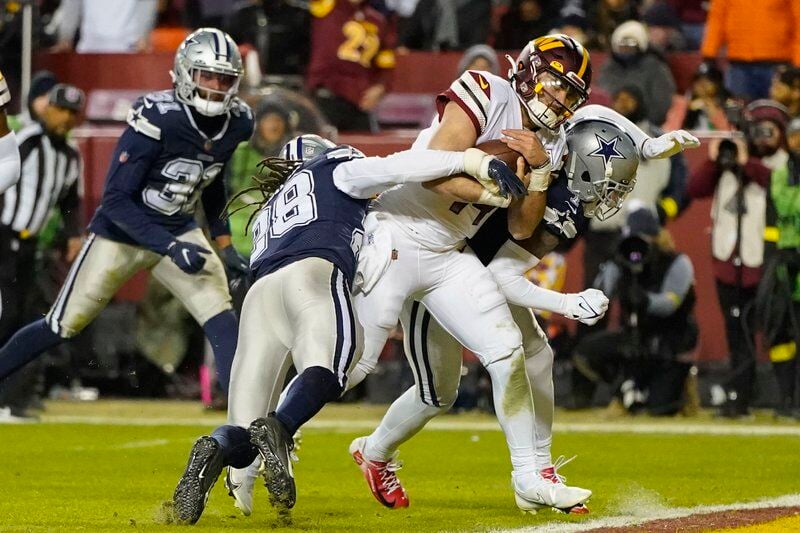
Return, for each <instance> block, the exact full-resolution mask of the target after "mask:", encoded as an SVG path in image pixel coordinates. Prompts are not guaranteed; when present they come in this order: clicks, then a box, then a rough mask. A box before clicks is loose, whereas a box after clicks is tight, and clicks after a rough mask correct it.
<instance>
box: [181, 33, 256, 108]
mask: <svg viewBox="0 0 800 533" xmlns="http://www.w3.org/2000/svg"><path fill="white" fill-rule="evenodd" d="M243 72H244V68H243V67H242V55H241V54H240V53H239V48H238V47H237V46H236V43H235V42H234V41H233V39H231V37H230V35H228V34H227V33H225V32H224V31H221V30H218V29H216V28H200V29H199V30H197V31H195V32H194V33H192V34H191V35H189V36H188V37H186V39H184V41H183V42H182V43H181V45H180V46H179V47H178V51H177V52H175V66H174V67H173V70H172V71H170V76H172V83H173V84H174V85H175V95H176V97H177V98H178V100H179V101H180V102H183V103H185V104H187V105H190V106H192V107H194V108H195V109H196V110H197V112H198V113H201V114H203V115H206V116H210V117H213V116H216V115H221V114H223V113H226V112H227V111H228V110H229V109H230V108H231V106H232V105H233V100H234V98H235V97H236V94H237V93H238V92H239V81H240V80H241V77H242V73H243Z"/></svg>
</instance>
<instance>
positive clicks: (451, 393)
mask: <svg viewBox="0 0 800 533" xmlns="http://www.w3.org/2000/svg"><path fill="white" fill-rule="evenodd" d="M510 309H511V313H512V315H513V317H514V320H515V322H516V324H517V326H518V327H519V329H520V331H521V332H522V338H523V346H524V350H525V369H526V374H527V377H528V382H529V384H530V388H531V391H532V393H533V406H534V422H535V446H536V450H535V452H536V467H537V469H539V470H541V469H542V468H547V467H549V466H552V458H551V454H550V448H551V445H552V442H553V415H554V411H555V404H554V398H555V393H554V389H553V350H552V349H551V348H550V345H549V344H548V342H547V337H546V335H545V333H544V331H543V330H542V328H541V327H540V326H539V324H538V322H537V321H536V318H535V317H534V315H533V313H532V312H531V311H530V310H529V309H526V308H523V307H519V306H514V305H511V306H510ZM401 322H402V324H403V331H404V333H405V335H404V339H403V341H404V347H405V353H406V357H407V358H408V361H409V365H410V366H411V369H412V371H413V373H414V381H415V385H414V386H413V387H411V388H410V389H409V390H407V391H406V392H405V393H404V394H403V395H402V396H401V397H400V398H399V399H398V400H397V402H395V404H393V405H392V407H391V408H390V412H389V413H387V415H386V416H385V417H384V419H383V421H382V422H381V425H380V426H379V427H378V428H377V429H376V430H375V432H374V433H373V434H372V436H370V440H369V441H368V452H371V453H372V454H373V455H374V457H372V458H373V459H378V460H381V459H382V458H385V457H389V456H390V455H391V454H392V453H393V452H394V450H396V449H397V448H398V447H399V446H400V444H402V443H403V442H405V441H406V440H408V439H410V438H411V437H412V436H413V435H415V434H416V433H417V432H419V431H420V430H421V429H422V428H423V427H424V426H425V424H426V423H427V422H428V421H429V420H431V419H432V418H434V417H435V416H437V415H440V414H442V413H445V412H447V410H448V409H449V408H450V406H451V405H452V404H453V402H455V400H456V397H457V395H458V385H459V380H460V378H461V345H460V344H459V343H458V341H457V340H455V338H453V336H452V335H450V334H449V333H447V331H445V329H444V328H442V326H440V325H439V323H438V322H437V321H436V320H435V319H432V317H431V315H430V313H429V312H428V311H427V309H425V307H424V306H423V305H421V304H420V303H419V302H416V301H409V302H407V304H406V305H405V306H404V307H403V312H402V315H401ZM370 441H371V442H370ZM370 444H371V449H369V445H370Z"/></svg>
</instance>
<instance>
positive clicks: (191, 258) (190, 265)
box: [167, 241, 211, 274]
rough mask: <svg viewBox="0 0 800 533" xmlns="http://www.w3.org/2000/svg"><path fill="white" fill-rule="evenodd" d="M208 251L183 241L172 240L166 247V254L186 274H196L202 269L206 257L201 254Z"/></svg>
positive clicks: (208, 251) (208, 252) (209, 251)
mask: <svg viewBox="0 0 800 533" xmlns="http://www.w3.org/2000/svg"><path fill="white" fill-rule="evenodd" d="M210 253H211V250H208V249H206V248H203V247H202V246H200V245H197V244H194V243H191V242H185V241H173V242H172V244H170V245H169V247H168V248H167V255H168V256H169V258H170V259H172V262H173V263H175V264H176V265H178V268H180V269H181V270H183V271H184V272H186V273H187V274H197V273H198V272H200V271H201V270H203V266H205V264H206V258H205V257H203V255H204V254H210Z"/></svg>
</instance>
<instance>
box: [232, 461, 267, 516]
mask: <svg viewBox="0 0 800 533" xmlns="http://www.w3.org/2000/svg"><path fill="white" fill-rule="evenodd" d="M261 464H262V463H261V458H260V457H259V458H257V459H256V460H255V461H253V464H251V465H250V466H248V467H247V468H233V467H230V466H229V467H228V474H227V475H226V476H225V487H226V488H227V489H228V496H230V497H231V498H233V500H234V502H233V505H234V506H235V507H236V508H237V509H239V510H240V511H241V512H242V514H243V515H245V516H250V514H251V513H252V512H253V487H254V486H255V483H256V478H257V477H258V475H259V473H260V471H261Z"/></svg>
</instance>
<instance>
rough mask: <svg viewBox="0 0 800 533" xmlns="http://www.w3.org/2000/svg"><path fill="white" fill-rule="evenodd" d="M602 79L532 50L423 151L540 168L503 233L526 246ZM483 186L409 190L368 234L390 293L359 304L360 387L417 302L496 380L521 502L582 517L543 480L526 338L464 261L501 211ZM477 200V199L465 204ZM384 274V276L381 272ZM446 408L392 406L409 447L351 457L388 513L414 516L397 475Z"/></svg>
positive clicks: (579, 58)
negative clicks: (508, 156)
mask: <svg viewBox="0 0 800 533" xmlns="http://www.w3.org/2000/svg"><path fill="white" fill-rule="evenodd" d="M591 74H592V70H591V63H590V61H589V55H588V52H587V51H586V50H585V49H584V48H583V47H582V46H581V45H579V44H578V43H576V42H575V41H574V40H572V39H570V38H569V37H566V36H563V35H551V36H546V37H541V38H539V39H536V40H534V41H531V42H530V43H529V44H528V45H527V46H526V47H525V48H524V49H523V51H522V52H521V54H520V56H519V58H518V60H517V61H516V62H514V63H513V64H512V69H511V71H510V80H504V79H502V78H499V77H497V76H493V75H491V74H489V73H486V72H475V71H467V72H465V73H464V74H463V75H462V76H461V77H460V78H459V79H458V80H456V81H455V82H454V83H453V84H452V85H451V87H450V89H449V90H448V91H446V92H445V93H443V94H442V95H440V96H439V97H438V99H437V104H438V109H439V116H438V117H437V118H436V119H435V120H434V123H433V124H432V125H431V127H430V128H428V129H427V130H425V131H423V132H421V133H420V135H419V137H418V138H417V140H416V142H415V144H414V147H415V148H418V147H427V148H434V149H451V150H458V149H464V148H465V147H467V146H472V145H473V144H475V143H476V142H478V143H479V142H483V141H486V140H491V139H498V138H501V139H502V140H504V141H505V142H506V143H507V145H508V146H509V148H512V149H514V150H516V151H518V152H520V153H521V154H522V155H523V156H524V157H525V159H526V160H527V162H528V163H529V164H530V165H531V167H532V168H533V171H532V173H531V176H532V177H531V180H530V184H531V185H530V190H529V196H528V198H526V199H525V200H524V201H523V202H518V203H516V205H515V203H512V204H511V205H510V206H509V209H508V212H507V214H504V216H505V217H506V218H503V219H502V222H503V225H504V227H507V228H508V230H509V232H510V233H511V235H512V236H513V237H514V238H517V239H520V240H525V239H526V238H528V237H530V236H531V235H532V233H533V231H534V229H535V228H536V227H537V225H538V224H539V222H540V220H541V219H542V216H543V214H544V212H545V201H546V190H547V188H548V186H549V180H550V177H551V170H558V169H560V168H561V166H562V160H563V157H564V154H565V151H566V141H565V132H564V128H563V124H564V123H565V121H567V120H568V119H570V118H571V117H573V115H574V114H575V113H576V112H577V110H578V107H579V106H580V105H582V104H583V103H584V102H585V100H586V98H587V96H588V90H589V85H590V82H591ZM509 81H510V83H509ZM603 109H605V108H603ZM606 111H607V112H608V113H611V114H613V116H619V115H618V114H616V113H614V112H613V111H611V110H606ZM620 118H622V117H620ZM678 133H679V134H676V133H673V134H667V135H665V136H663V137H662V138H658V139H651V140H650V141H652V143H649V142H648V143H645V144H644V145H642V147H641V148H642V150H649V151H652V152H653V155H655V152H657V151H658V152H659V155H667V154H669V153H670V152H673V153H674V152H676V151H678V150H680V148H681V146H682V144H686V143H692V142H696V139H694V138H693V137H691V136H689V135H688V134H686V135H683V133H684V132H678ZM693 139H694V140H693ZM542 154H545V157H542ZM477 185H478V184H476V183H474V182H472V181H470V180H461V178H457V177H456V178H448V179H447V180H444V181H434V182H430V183H426V184H422V185H417V184H414V185H405V186H402V187H398V188H396V189H393V190H391V191H388V192H386V193H384V194H382V195H381V196H380V197H379V198H378V201H377V202H376V208H375V211H374V212H373V213H371V214H370V215H368V217H367V221H366V223H365V227H368V228H369V229H370V231H368V235H371V237H372V246H373V247H374V248H375V249H376V251H375V252H370V250H369V245H370V243H369V242H367V245H365V250H364V252H363V253H362V256H361V257H362V258H365V259H366V258H369V257H372V256H373V255H377V256H379V257H383V258H384V261H379V260H374V261H372V262H371V263H367V262H366V261H364V262H363V263H364V270H365V277H371V278H374V277H377V278H378V281H377V283H375V284H374V287H372V288H371V290H369V291H365V290H362V291H361V292H360V293H358V294H356V296H355V300H354V301H355V304H356V308H357V312H358V313H359V316H361V317H362V322H363V323H364V329H365V331H364V333H365V350H364V356H363V357H362V359H361V361H359V363H358V365H357V368H356V369H355V370H354V372H353V374H352V376H351V383H356V382H358V381H359V380H360V379H361V378H363V376H365V375H366V374H368V373H369V372H370V371H371V370H372V369H373V368H374V365H375V364H376V362H377V355H378V354H379V353H380V350H381V348H382V347H383V344H384V342H385V340H386V337H387V335H388V332H389V331H390V329H391V328H392V327H394V325H395V324H396V321H397V319H398V316H399V315H400V311H401V308H402V307H403V305H404V303H405V302H406V300H407V299H409V298H410V297H413V298H414V299H416V300H418V301H420V302H421V303H422V304H424V305H425V307H426V308H427V309H428V310H429V311H430V313H431V314H432V315H433V316H435V317H436V319H437V321H438V322H439V323H440V324H441V325H442V327H443V328H444V329H445V330H447V331H448V332H449V333H451V334H452V335H453V336H454V337H456V339H457V340H458V341H459V342H460V343H461V344H462V345H464V346H465V347H467V348H468V349H469V350H470V351H472V352H473V353H475V354H476V355H478V357H479V358H480V359H481V362H482V363H483V364H484V366H486V368H487V370H488V372H489V374H490V376H491V378H492V384H493V394H494V399H495V407H496V409H497V415H498V420H499V421H500V423H501V426H502V428H503V430H504V433H505V435H506V440H507V443H508V446H509V450H510V451H511V457H512V466H513V473H512V481H513V485H514V490H515V494H516V495H517V497H518V498H519V499H521V500H523V501H527V502H531V503H536V504H544V505H548V506H555V507H558V508H572V507H574V506H575V505H578V504H579V503H582V502H584V501H585V500H586V499H588V497H589V495H590V494H591V492H590V491H588V490H584V489H579V488H577V487H575V488H570V489H569V490H566V487H565V486H564V485H563V484H557V485H555V484H552V483H550V482H549V481H548V480H545V479H544V478H543V477H542V476H541V474H540V472H539V468H537V461H536V457H535V451H534V450H535V445H534V427H533V416H532V415H533V405H532V402H530V401H529V400H530V394H529V393H530V388H529V385H528V384H527V381H528V380H527V376H526V375H525V372H524V369H525V358H524V355H523V347H522V337H521V334H520V331H519V329H518V328H517V327H516V325H515V323H514V319H513V317H512V316H511V311H510V310H509V308H508V306H507V304H506V298H505V297H504V295H503V294H502V293H501V291H500V288H499V287H498V286H497V282H496V281H495V279H494V277H493V276H492V274H491V273H490V272H489V271H487V270H486V269H485V268H483V265H482V264H481V262H480V261H479V260H478V259H477V258H476V257H474V256H472V255H471V254H462V253H460V252H459V250H460V249H461V248H462V247H463V245H464V242H465V240H466V239H467V238H469V237H472V236H473V235H475V233H476V232H477V231H478V230H479V228H480V227H481V225H482V224H483V223H484V222H485V221H486V220H487V218H488V215H490V214H491V213H492V211H493V210H494V208H495V207H494V206H487V205H477V204H480V202H479V201H476V200H475V199H474V198H475V197H476V196H477V193H478V192H479V190H478V188H476V187H477ZM428 189H433V190H435V191H437V192H442V191H445V192H451V193H453V194H454V195H455V196H456V198H457V200H456V201H455V202H452V201H451V202H448V201H445V200H444V199H442V197H441V196H437V195H434V194H433V193H432V191H431V190H428ZM467 197H471V198H473V199H467V200H465V199H464V198H467ZM515 210H516V213H515V212H514V211H515ZM365 242H366V241H365ZM387 250H388V252H387ZM388 254H391V258H389V255H388ZM360 268H361V265H360ZM376 269H377V270H379V271H380V273H379V274H375V273H374V272H372V271H374V270H376ZM416 348H417V349H419V350H420V354H421V355H420V357H421V359H422V362H423V365H422V366H421V367H420V369H419V372H418V374H422V373H424V374H426V375H430V373H431V372H432V370H431V369H430V367H429V365H427V364H425V359H426V358H427V357H428V355H429V354H426V353H425V351H424V350H423V349H422V347H419V346H418V347H416ZM521 382H523V383H521ZM434 397H435V394H434V393H433V391H432V390H430V389H426V387H425V385H424V384H423V386H422V387H420V389H419V390H413V389H412V390H409V391H407V392H406V393H405V394H403V395H402V396H401V397H400V398H399V399H398V400H397V401H395V402H394V403H393V404H392V406H391V407H390V408H389V411H388V412H387V414H386V416H385V418H384V422H385V423H386V424H385V425H387V426H389V427H392V428H393V431H395V432H396V433H397V434H398V435H401V436H403V437H402V438H400V439H399V440H395V439H393V438H392V439H386V440H381V441H378V440H377V439H375V440H373V442H374V443H375V446H372V445H371V444H370V443H369V442H367V439H365V438H360V439H356V440H355V441H353V443H352V444H351V449H350V451H351V454H352V455H353V457H354V459H355V461H356V462H357V463H358V464H359V466H360V467H361V469H362V471H363V472H364V475H365V478H366V480H367V482H368V483H369V485H370V488H371V490H372V492H373V494H374V495H375V497H376V498H377V499H378V500H379V501H380V502H381V503H383V504H384V505H386V506H388V507H403V506H407V505H408V498H407V495H406V493H405V491H404V490H403V489H402V486H401V485H400V483H399V481H398V480H397V477H396V474H395V472H396V470H397V465H396V463H395V461H394V455H395V452H396V445H397V444H399V442H402V440H403V438H409V437H410V436H411V435H413V434H414V433H415V432H416V431H418V430H419V428H421V427H422V426H423V425H424V423H425V421H427V419H429V418H430V416H432V415H427V414H426V413H427V411H426V409H427V407H429V406H430V404H432V403H433V402H434V400H433V399H432V398H434ZM434 407H436V406H434ZM426 417H427V418H426ZM382 425H384V424H382ZM549 485H553V487H551V486H549ZM554 487H555V488H554Z"/></svg>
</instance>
